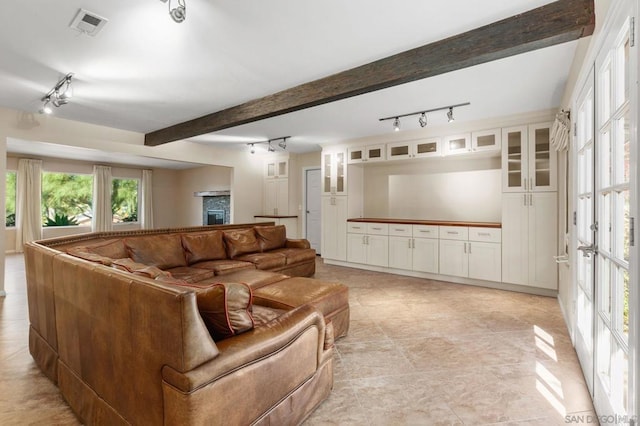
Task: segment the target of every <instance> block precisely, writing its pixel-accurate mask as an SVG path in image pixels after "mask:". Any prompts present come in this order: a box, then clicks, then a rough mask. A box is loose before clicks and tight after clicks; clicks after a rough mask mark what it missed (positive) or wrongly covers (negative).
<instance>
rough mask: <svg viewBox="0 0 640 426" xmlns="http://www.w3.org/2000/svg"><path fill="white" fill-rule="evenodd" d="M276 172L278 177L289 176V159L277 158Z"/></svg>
mask: <svg viewBox="0 0 640 426" xmlns="http://www.w3.org/2000/svg"><path fill="white" fill-rule="evenodd" d="M276 173H277V176H278V177H279V178H286V177H288V176H289V160H278V161H277V162H276Z"/></svg>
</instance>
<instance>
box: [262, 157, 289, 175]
mask: <svg viewBox="0 0 640 426" xmlns="http://www.w3.org/2000/svg"><path fill="white" fill-rule="evenodd" d="M264 175H265V178H267V179H274V178H286V177H288V175H289V159H288V158H279V157H273V158H269V159H268V160H267V161H266V162H265V165H264Z"/></svg>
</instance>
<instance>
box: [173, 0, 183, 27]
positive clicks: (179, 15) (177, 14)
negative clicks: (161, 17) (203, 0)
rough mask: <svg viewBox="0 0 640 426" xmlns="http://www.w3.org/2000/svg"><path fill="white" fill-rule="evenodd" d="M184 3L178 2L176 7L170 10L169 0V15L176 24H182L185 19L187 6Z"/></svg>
mask: <svg viewBox="0 0 640 426" xmlns="http://www.w3.org/2000/svg"><path fill="white" fill-rule="evenodd" d="M184 2H185V0H178V6H177V7H174V8H173V9H172V8H171V0H169V15H170V16H171V19H173V20H174V21H175V22H177V23H180V22H184V20H185V19H186V17H187V6H186V5H185V3H184Z"/></svg>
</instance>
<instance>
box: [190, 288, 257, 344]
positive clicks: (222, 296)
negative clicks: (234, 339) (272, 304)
mask: <svg viewBox="0 0 640 426" xmlns="http://www.w3.org/2000/svg"><path fill="white" fill-rule="evenodd" d="M196 297H197V300H198V309H199V310H200V315H201V316H202V319H203V320H204V323H205V325H206V326H207V329H208V330H209V333H211V336H212V337H213V340H216V341H217V340H222V339H225V338H227V337H231V336H235V335H237V334H240V333H244V332H245V331H249V330H251V329H252V328H253V327H254V322H253V317H252V315H251V304H252V303H251V302H252V299H253V298H252V294H251V289H250V288H249V286H248V285H246V284H242V283H225V284H213V285H211V286H209V287H207V288H204V289H200V290H198V291H197V292H196Z"/></svg>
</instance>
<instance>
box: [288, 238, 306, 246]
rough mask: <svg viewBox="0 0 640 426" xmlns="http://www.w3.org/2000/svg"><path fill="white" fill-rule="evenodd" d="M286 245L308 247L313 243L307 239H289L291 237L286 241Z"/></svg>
mask: <svg viewBox="0 0 640 426" xmlns="http://www.w3.org/2000/svg"><path fill="white" fill-rule="evenodd" d="M285 247H286V248H301V249H308V248H311V243H309V240H305V239H289V238H287V241H286V242H285Z"/></svg>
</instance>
